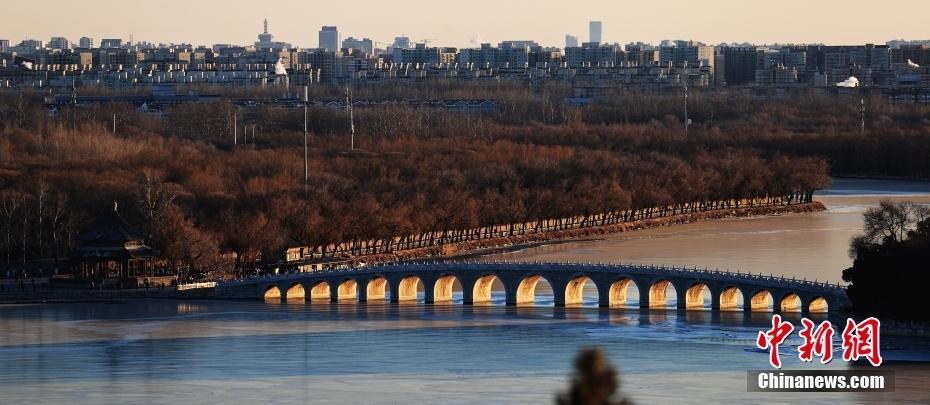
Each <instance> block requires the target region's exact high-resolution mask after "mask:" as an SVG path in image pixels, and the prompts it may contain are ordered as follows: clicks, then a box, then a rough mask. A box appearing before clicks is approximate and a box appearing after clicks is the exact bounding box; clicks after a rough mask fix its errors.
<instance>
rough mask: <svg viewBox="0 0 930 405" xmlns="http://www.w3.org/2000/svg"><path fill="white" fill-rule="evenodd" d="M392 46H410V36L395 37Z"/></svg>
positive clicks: (405, 47)
mask: <svg viewBox="0 0 930 405" xmlns="http://www.w3.org/2000/svg"><path fill="white" fill-rule="evenodd" d="M391 48H399V49H407V48H410V38H409V37H395V38H394V43H393V44H392V45H391Z"/></svg>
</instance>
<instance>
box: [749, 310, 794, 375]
mask: <svg viewBox="0 0 930 405" xmlns="http://www.w3.org/2000/svg"><path fill="white" fill-rule="evenodd" d="M793 331H794V325H792V324H791V323H790V322H782V320H781V315H775V316H773V317H772V329H769V330H768V331H767V332H759V337H758V338H756V346H758V347H759V348H760V349H762V350H766V349H768V351H769V363H770V364H771V365H772V367H775V368H781V359H780V358H779V357H778V347H779V346H781V345H782V343H784V342H785V339H787V338H788V336H790V335H791V332H793Z"/></svg>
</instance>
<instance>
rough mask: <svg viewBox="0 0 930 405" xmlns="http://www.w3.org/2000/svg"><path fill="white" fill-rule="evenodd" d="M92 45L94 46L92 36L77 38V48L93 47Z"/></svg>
mask: <svg viewBox="0 0 930 405" xmlns="http://www.w3.org/2000/svg"><path fill="white" fill-rule="evenodd" d="M93 47H94V39H93V38H89V37H81V39H80V40H78V48H82V49H91V48H93Z"/></svg>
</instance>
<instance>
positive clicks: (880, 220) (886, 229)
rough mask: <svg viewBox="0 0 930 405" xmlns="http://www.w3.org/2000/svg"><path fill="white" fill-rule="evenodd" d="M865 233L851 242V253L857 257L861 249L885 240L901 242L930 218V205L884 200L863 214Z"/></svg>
mask: <svg viewBox="0 0 930 405" xmlns="http://www.w3.org/2000/svg"><path fill="white" fill-rule="evenodd" d="M863 218H864V220H865V225H864V226H863V230H864V233H863V234H862V235H861V236H857V237H856V238H854V239H853V241H852V243H851V244H850V249H849V255H850V256H851V257H856V255H857V252H858V251H859V249H861V248H863V247H867V246H871V245H874V244H878V243H882V242H885V241H888V240H890V241H892V242H901V241H903V240H904V239H905V237H907V234H908V232H909V231H911V230H913V229H915V228H916V227H917V224H919V223H920V222H922V221H924V220H925V219H927V218H930V207H927V206H924V205H920V204H917V203H914V202H911V201H891V200H882V201H881V202H880V203H879V204H878V207H873V208H869V209H868V210H866V212H865V214H863Z"/></svg>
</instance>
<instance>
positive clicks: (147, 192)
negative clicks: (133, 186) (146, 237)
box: [136, 170, 175, 232]
mask: <svg viewBox="0 0 930 405" xmlns="http://www.w3.org/2000/svg"><path fill="white" fill-rule="evenodd" d="M136 198H137V201H138V204H139V207H140V209H141V210H142V215H144V216H145V222H146V230H147V231H148V232H153V230H154V228H155V227H157V226H159V225H160V224H161V223H162V222H163V221H164V219H165V214H166V212H167V210H168V208H169V207H171V206H172V204H173V203H174V199H175V193H174V192H173V191H172V190H171V189H170V188H168V186H167V185H166V184H165V183H164V182H163V181H162V180H161V177H160V176H158V175H157V174H155V173H154V172H153V171H151V170H145V174H144V178H143V179H142V182H141V183H140V184H139V188H138V189H137V190H136Z"/></svg>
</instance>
